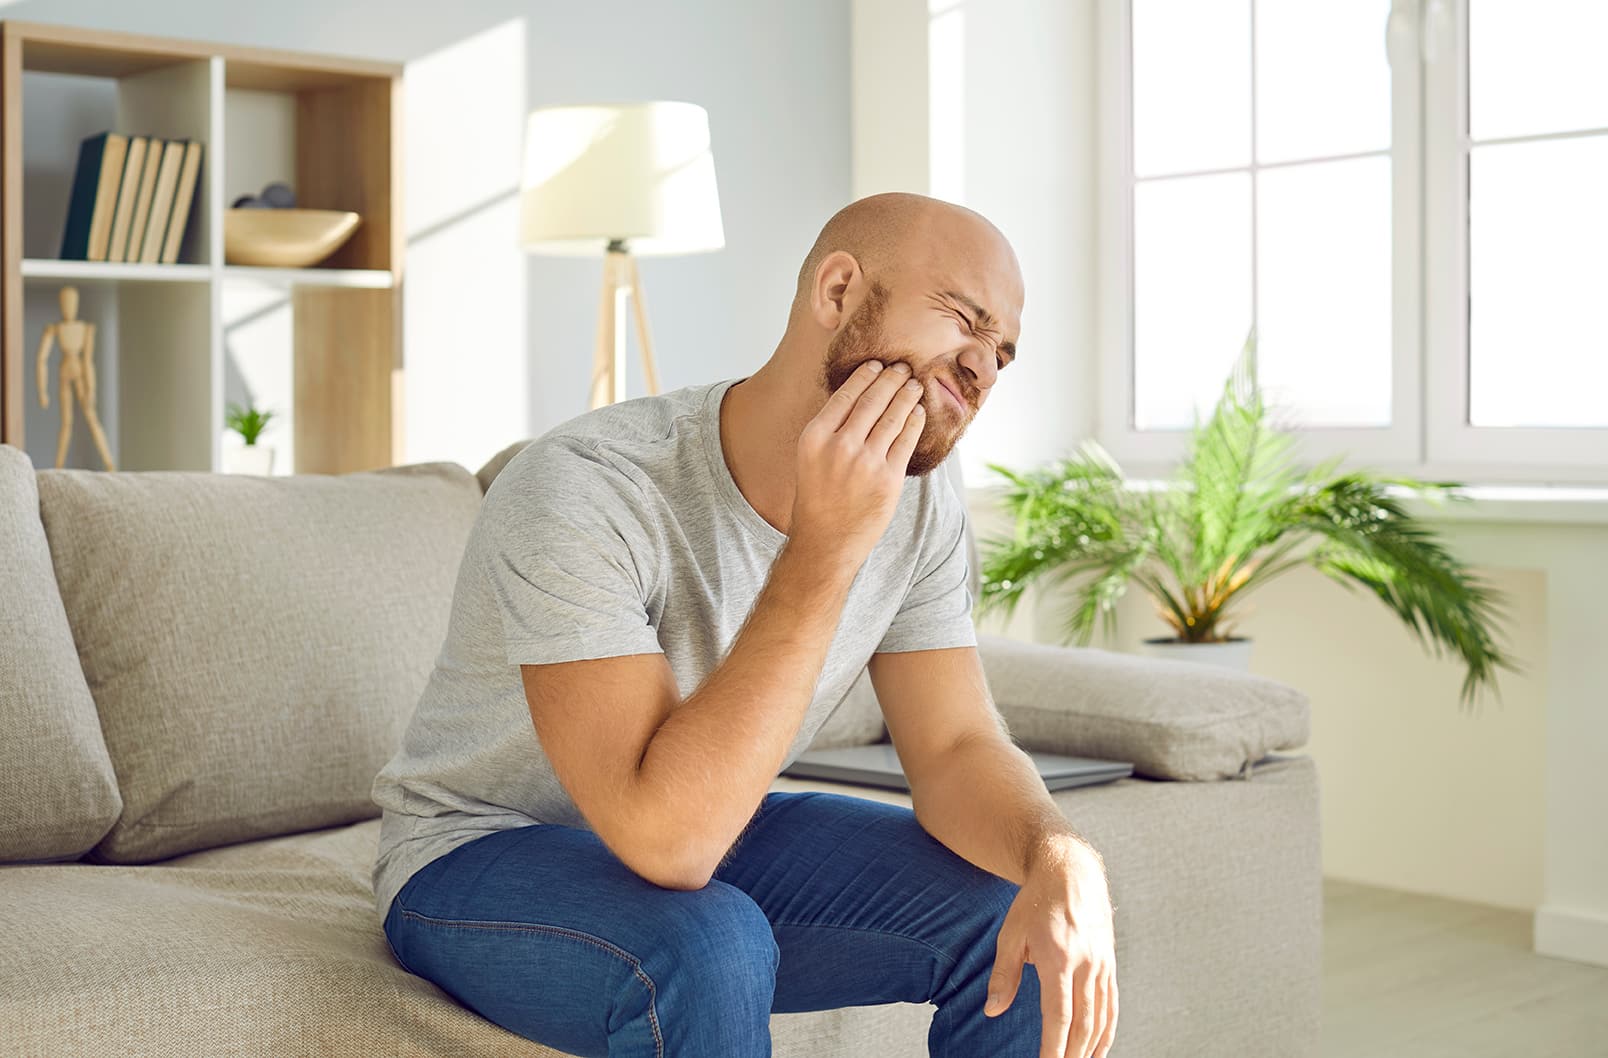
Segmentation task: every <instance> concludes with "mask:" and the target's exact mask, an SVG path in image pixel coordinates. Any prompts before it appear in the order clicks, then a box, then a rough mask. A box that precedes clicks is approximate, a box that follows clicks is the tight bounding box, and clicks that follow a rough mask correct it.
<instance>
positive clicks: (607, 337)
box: [592, 253, 619, 409]
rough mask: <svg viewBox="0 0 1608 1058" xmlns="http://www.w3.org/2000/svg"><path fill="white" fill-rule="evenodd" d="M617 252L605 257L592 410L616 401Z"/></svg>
mask: <svg viewBox="0 0 1608 1058" xmlns="http://www.w3.org/2000/svg"><path fill="white" fill-rule="evenodd" d="M616 257H617V255H616V254H614V253H606V254H604V255H603V298H602V301H601V303H600V304H599V306H598V314H597V351H596V353H595V354H594V355H593V358H592V407H593V408H594V409H596V408H601V407H603V406H604V405H605V404H612V403H613V402H614V290H615V287H616V286H617V285H618V283H619V280H618V278H617V276H618V271H617V269H616V268H615V259H616Z"/></svg>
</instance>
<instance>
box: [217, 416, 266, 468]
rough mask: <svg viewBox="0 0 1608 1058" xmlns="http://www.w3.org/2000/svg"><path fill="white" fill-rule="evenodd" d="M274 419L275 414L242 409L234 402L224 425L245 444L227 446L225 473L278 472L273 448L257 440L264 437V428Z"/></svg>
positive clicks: (224, 451) (224, 461) (224, 457)
mask: <svg viewBox="0 0 1608 1058" xmlns="http://www.w3.org/2000/svg"><path fill="white" fill-rule="evenodd" d="M273 417H274V413H273V412H271V411H264V410H260V409H258V408H255V407H241V406H240V405H239V404H235V403H233V402H230V404H229V408H228V411H227V413H226V414H225V416H224V425H226V426H227V427H228V428H229V429H231V430H233V431H234V432H235V433H238V434H239V435H240V438H241V440H242V441H243V442H244V444H241V445H225V446H224V449H223V471H224V473H225V474H272V473H273V472H274V450H273V448H272V446H270V445H261V444H258V443H257V439H258V438H259V437H261V436H262V431H263V429H264V428H265V427H266V426H267V425H268V420H270V419H272V418H273Z"/></svg>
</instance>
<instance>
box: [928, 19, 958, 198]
mask: <svg viewBox="0 0 1608 1058" xmlns="http://www.w3.org/2000/svg"><path fill="white" fill-rule="evenodd" d="M927 12H928V22H927V130H928V131H927V151H928V166H929V186H928V190H927V194H929V195H932V196H933V197H934V198H942V199H945V200H947V201H949V202H965V201H966V11H965V6H964V0H928V6H927Z"/></svg>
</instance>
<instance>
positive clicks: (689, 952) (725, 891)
mask: <svg viewBox="0 0 1608 1058" xmlns="http://www.w3.org/2000/svg"><path fill="white" fill-rule="evenodd" d="M683 895H684V896H685V897H686V899H685V900H679V899H678V900H677V901H676V903H677V904H678V905H679V906H678V908H677V911H676V914H675V916H674V920H673V922H671V923H669V925H671V926H672V927H673V928H672V931H671V932H670V933H669V934H668V938H667V944H666V947H667V949H668V950H667V951H665V952H663V953H661V954H663V955H664V956H665V957H666V958H667V960H668V961H670V962H671V963H672V965H673V966H674V967H675V968H676V969H677V971H678V972H682V973H692V974H700V973H708V974H712V975H714V976H716V977H721V978H726V977H730V976H739V977H741V978H743V979H752V978H764V979H767V980H774V979H775V974H776V967H777V965H778V963H779V962H780V960H781V949H780V948H779V947H778V946H777V944H776V934H775V933H773V932H772V930H771V924H770V920H769V919H767V918H766V917H765V912H764V911H763V910H762V909H761V908H760V906H759V905H758V904H756V903H755V902H754V899H753V898H752V897H750V896H749V895H748V894H747V893H745V892H743V891H742V890H741V889H739V888H737V887H736V886H734V885H730V884H728V883H726V882H720V881H711V882H710V883H709V884H708V885H706V886H704V887H703V888H702V889H697V890H692V891H689V892H687V893H685V894H683Z"/></svg>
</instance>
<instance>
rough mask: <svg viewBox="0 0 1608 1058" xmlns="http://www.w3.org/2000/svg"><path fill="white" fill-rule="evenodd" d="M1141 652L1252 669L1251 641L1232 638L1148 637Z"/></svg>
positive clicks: (1147, 654) (1155, 655)
mask: <svg viewBox="0 0 1608 1058" xmlns="http://www.w3.org/2000/svg"><path fill="white" fill-rule="evenodd" d="M1139 652H1140V653H1141V654H1144V655H1146V656H1148V657H1153V658H1171V659H1172V660H1174V661H1193V662H1195V663H1196V664H1197V665H1219V666H1221V667H1223V668H1225V669H1238V670H1239V671H1240V672H1249V671H1251V641H1250V640H1249V639H1230V640H1229V641H1228V642H1226V643H1185V642H1183V641H1182V640H1178V639H1146V640H1145V641H1144V642H1142V643H1140V644H1139Z"/></svg>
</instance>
